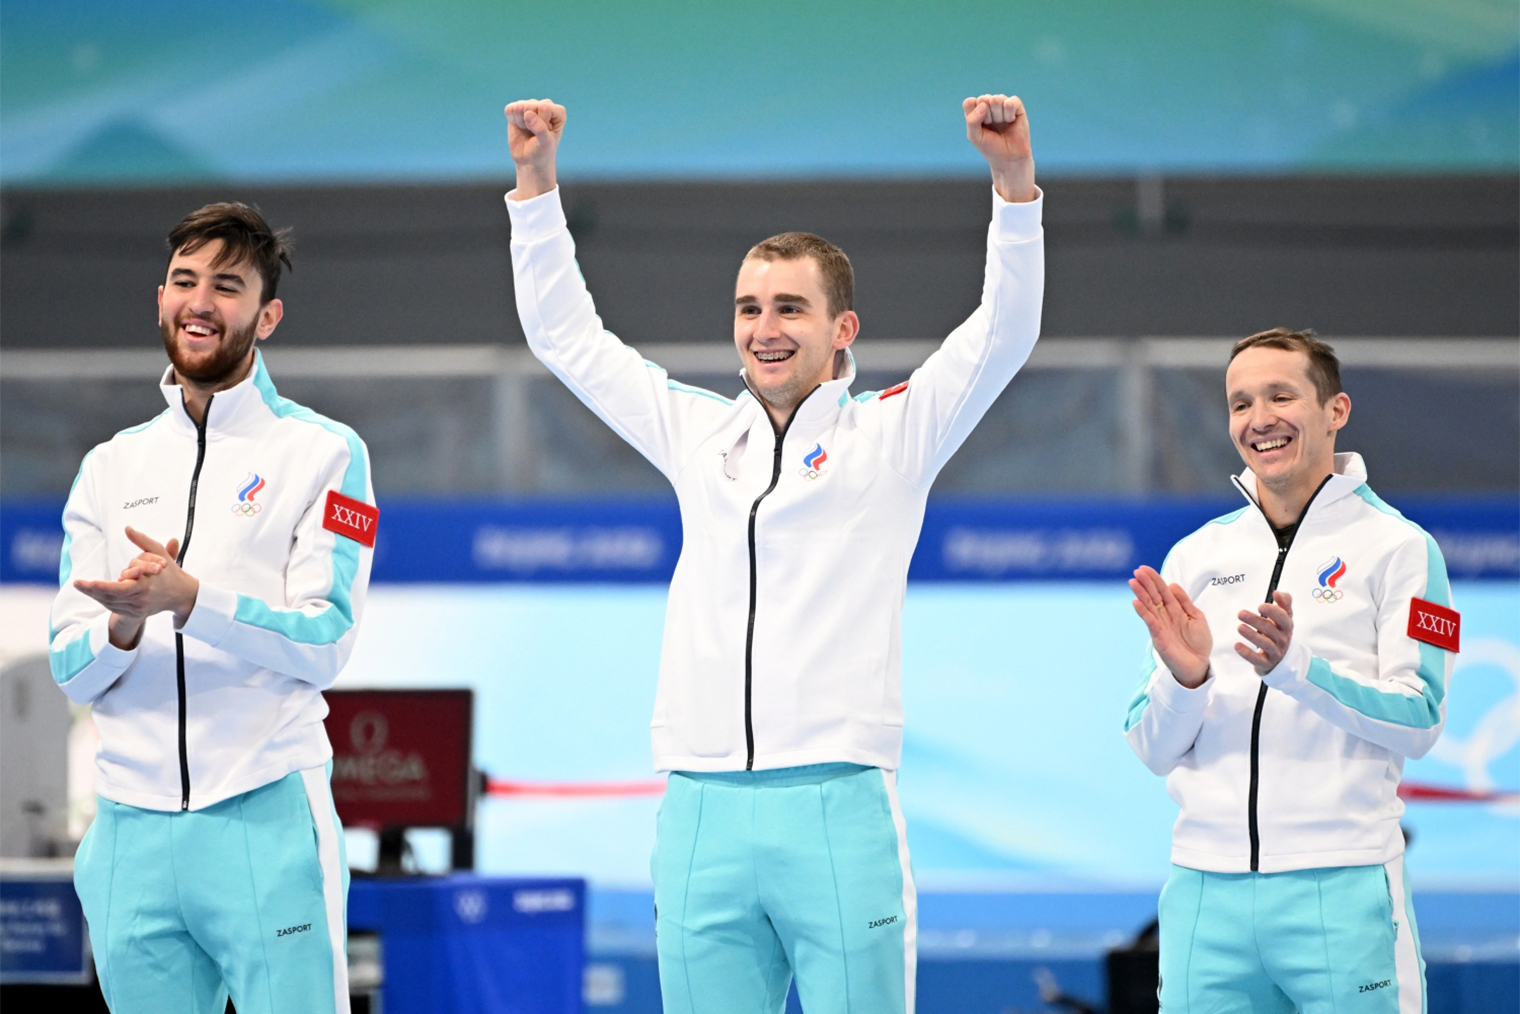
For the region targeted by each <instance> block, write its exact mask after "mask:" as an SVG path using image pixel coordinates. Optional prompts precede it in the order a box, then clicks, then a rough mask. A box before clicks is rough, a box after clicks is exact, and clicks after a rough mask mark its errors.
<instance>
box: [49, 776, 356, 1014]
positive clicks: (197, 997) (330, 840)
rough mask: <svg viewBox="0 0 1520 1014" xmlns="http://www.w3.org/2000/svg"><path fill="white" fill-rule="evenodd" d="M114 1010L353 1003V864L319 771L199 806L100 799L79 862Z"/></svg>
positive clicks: (318, 1007) (248, 1013) (324, 1007)
mask: <svg viewBox="0 0 1520 1014" xmlns="http://www.w3.org/2000/svg"><path fill="white" fill-rule="evenodd" d="M74 887H75V890H77V891H78V892H79V900H80V902H81V903H82V905H83V906H84V915H85V919H86V920H87V921H88V923H89V928H90V945H91V947H92V948H93V949H94V951H95V969H96V972H97V974H98V975H99V977H100V989H101V992H102V993H103V994H104V996H105V1000H106V1004H107V1005H108V1006H109V1007H110V1008H111V1011H112V1014H139V1012H141V1014H163V1012H166V1011H174V1012H176V1014H222V1012H223V1010H224V1009H225V1008H226V1006H227V998H228V995H229V993H230V995H231V997H232V1002H233V1004H234V1005H235V1006H236V1007H237V1010H238V1014H317V1012H320V1014H334V1012H341V1014H347V1012H348V1009H349V1004H348V965H347V957H346V950H347V948H346V940H347V928H346V921H345V917H344V910H345V904H346V899H347V895H348V863H347V861H346V859H345V858H344V854H343V830H342V827H341V825H340V824H339V823H338V814H337V811H336V810H334V808H333V802H332V794H331V792H330V791H329V790H328V772H327V771H325V770H324V769H322V768H314V769H311V770H308V771H297V772H293V773H292V774H289V775H286V776H285V777H284V778H282V779H280V780H279V781H277V782H271V783H270V784H268V785H265V786H262V787H261V788H257V789H254V790H253V791H252V792H245V793H243V794H242V795H240V796H234V797H233V798H231V799H226V800H223V801H222V802H220V803H217V804H215V805H213V806H208V807H206V808H205V809H201V810H190V811H185V812H179V811H165V810H145V809H142V808H140V807H136V806H126V805H124V804H122V803H113V802H111V801H110V800H107V799H102V800H100V801H99V807H98V809H97V811H96V815H95V822H94V823H93V824H92V825H90V830H89V832H88V833H87V834H86V835H85V838H84V841H83V842H81V843H80V845H79V852H78V854H77V855H76V856H75V859H74Z"/></svg>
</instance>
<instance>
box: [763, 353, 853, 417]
mask: <svg viewBox="0 0 1520 1014" xmlns="http://www.w3.org/2000/svg"><path fill="white" fill-rule="evenodd" d="M739 377H740V378H741V379H742V380H743V381H744V387H745V389H746V390H747V391H749V393H750V394H751V395H753V396H754V399H755V401H756V402H758V403H759V404H760V408H761V409H762V410H764V408H765V399H764V398H762V397H760V395H759V393H757V392H756V391H755V389H754V387H753V386H751V385H750V382H749V372H748V371H747V370H740V371H739ZM854 382H855V354H854V353H853V352H851V351H850V350H849V349H845V350H844V369H842V370H841V371H840V372H839V375H838V376H836V377H835V378H834V379H833V380H829V381H825V382H824V383H822V384H819V385H818V386H817V387H816V388H814V389H813V392H812V393H811V394H809V395H807V396H806V397H805V398H803V399H802V404H800V405H798V406H797V409H796V412H795V413H794V415H793V417H792V421H791V423H790V425H788V426H787V430H788V432H790V431H791V430H792V429H793V428H797V429H802V430H809V429H817V428H818V427H819V426H823V425H826V424H828V423H830V422H832V421H833V420H835V419H837V418H839V412H840V410H841V409H842V408H844V405H845V402H847V401H849V400H850V385H851V384H853V383H854Z"/></svg>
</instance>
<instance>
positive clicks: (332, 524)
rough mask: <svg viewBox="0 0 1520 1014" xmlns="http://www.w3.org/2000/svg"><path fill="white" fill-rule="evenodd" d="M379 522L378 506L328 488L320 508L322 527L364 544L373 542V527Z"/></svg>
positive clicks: (367, 544)
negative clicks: (323, 504)
mask: <svg viewBox="0 0 1520 1014" xmlns="http://www.w3.org/2000/svg"><path fill="white" fill-rule="evenodd" d="M379 522H380V508H378V507H371V506H370V505H369V504H367V503H365V502H364V501H363V500H355V499H354V498H353V497H350V496H344V495H343V494H342V493H339V492H338V491H337V490H335V489H334V490H329V491H328V493H327V504H326V505H325V506H324V507H323V508H322V527H323V528H326V529H327V530H328V531H330V532H337V533H338V534H339V535H346V536H348V537H349V538H350V539H353V540H354V541H355V542H359V543H363V544H364V545H366V546H373V545H374V544H375V528H376V526H377V525H378V524H379Z"/></svg>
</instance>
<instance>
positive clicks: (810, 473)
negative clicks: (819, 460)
mask: <svg viewBox="0 0 1520 1014" xmlns="http://www.w3.org/2000/svg"><path fill="white" fill-rule="evenodd" d="M797 474H798V475H800V476H802V477H803V478H804V479H816V478H818V477H819V476H820V475H822V474H823V473H822V472H820V471H818V469H816V468H799V469H797Z"/></svg>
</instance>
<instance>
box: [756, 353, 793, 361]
mask: <svg viewBox="0 0 1520 1014" xmlns="http://www.w3.org/2000/svg"><path fill="white" fill-rule="evenodd" d="M755 358H756V359H758V360H760V361H761V362H762V363H779V362H781V361H782V360H784V359H790V358H792V354H791V353H790V352H756V353H755Z"/></svg>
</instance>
